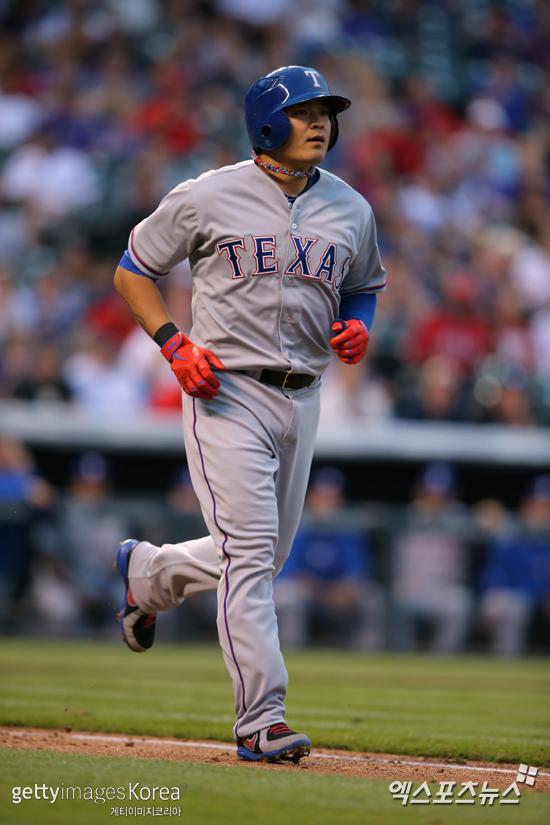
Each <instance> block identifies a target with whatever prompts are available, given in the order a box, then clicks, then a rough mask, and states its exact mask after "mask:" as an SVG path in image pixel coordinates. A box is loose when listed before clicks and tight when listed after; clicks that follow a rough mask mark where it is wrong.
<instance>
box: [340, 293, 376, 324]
mask: <svg viewBox="0 0 550 825" xmlns="http://www.w3.org/2000/svg"><path fill="white" fill-rule="evenodd" d="M375 312H376V294H375V293H372V292H356V293H355V294H353V295H344V296H343V298H342V300H341V301H340V316H339V317H340V318H341V319H342V320H343V321H349V320H350V319H351V318H358V319H359V320H360V321H363V323H364V324H365V326H366V328H367V329H368V331H369V332H370V331H371V329H372V325H373V323H374V313H375Z"/></svg>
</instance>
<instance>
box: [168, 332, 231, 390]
mask: <svg viewBox="0 0 550 825" xmlns="http://www.w3.org/2000/svg"><path fill="white" fill-rule="evenodd" d="M160 351H161V352H162V354H163V355H164V357H165V358H166V360H167V361H168V363H169V364H170V366H171V367H172V372H173V373H174V375H175V376H176V378H177V379H178V381H179V383H180V386H181V387H182V389H183V391H184V392H186V393H187V395H191V396H192V397H193V398H202V399H203V400H204V401H209V400H210V399H211V398H214V396H215V395H216V394H217V392H218V390H219V388H220V382H219V381H218V379H217V378H216V376H215V375H214V373H213V372H212V369H211V367H215V368H216V369H217V370H224V369H225V367H224V365H223V364H222V362H221V361H220V359H219V358H218V357H217V356H216V355H214V353H213V352H211V351H210V350H209V349H203V347H198V346H197V345H196V344H194V343H193V342H192V341H190V340H189V338H187V336H186V335H184V334H183V332H176V334H175V335H172V337H171V338H169V339H168V341H167V342H166V343H165V344H164V346H162V347H161V350H160Z"/></svg>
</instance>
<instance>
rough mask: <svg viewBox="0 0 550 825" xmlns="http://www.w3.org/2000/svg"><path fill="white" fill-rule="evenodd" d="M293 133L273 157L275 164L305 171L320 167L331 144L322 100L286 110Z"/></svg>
mask: <svg viewBox="0 0 550 825" xmlns="http://www.w3.org/2000/svg"><path fill="white" fill-rule="evenodd" d="M285 111H286V113H287V115H288V118H289V120H290V125H291V128H292V131H291V133H290V137H289V139H288V140H287V142H286V143H285V145H284V146H283V147H282V148H281V149H279V150H278V151H277V153H275V152H274V153H273V155H274V156H276V158H277V160H278V161H279V162H281V163H283V164H284V163H286V164H288V165H290V166H294V167H296V168H297V169H300V168H304V169H307V168H308V167H309V166H315V164H317V163H320V162H321V161H322V160H323V159H324V157H325V155H326V153H327V151H328V144H329V140H330V130H331V128H332V127H331V123H330V113H329V109H328V107H327V105H326V103H324V102H323V101H322V100H308V101H307V102H306V103H298V104H296V105H295V106H290V107H289V108H288V109H285Z"/></svg>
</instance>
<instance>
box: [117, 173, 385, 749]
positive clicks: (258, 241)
mask: <svg viewBox="0 0 550 825" xmlns="http://www.w3.org/2000/svg"><path fill="white" fill-rule="evenodd" d="M128 251H129V254H130V256H131V259H132V262H133V265H134V266H135V267H136V268H137V269H138V270H139V271H140V272H141V273H142V274H144V275H146V276H148V277H150V278H153V279H157V278H159V277H161V276H162V275H164V274H166V273H167V272H168V271H169V270H170V269H171V268H172V267H173V266H174V265H175V264H177V263H178V262H180V261H182V260H183V259H185V258H189V260H190V263H191V269H192V274H193V329H192V331H191V339H192V340H193V341H194V342H195V343H196V344H198V345H200V346H203V347H207V348H209V349H211V350H212V351H213V352H214V353H215V354H216V355H217V356H218V357H219V358H221V360H222V361H223V362H224V364H225V366H226V369H227V371H226V372H218V373H217V375H218V377H219V379H220V383H221V386H220V388H219V391H218V394H217V395H216V396H215V398H213V399H211V400H209V401H202V400H199V399H197V398H189V397H188V396H184V404H183V417H184V435H185V445H186V454H187V461H188V464H189V470H190V473H191V478H192V481H193V486H194V488H195V491H196V493H197V496H198V498H199V501H200V504H201V509H202V512H203V515H204V518H205V521H206V524H207V526H208V530H209V532H210V535H209V536H208V537H205V538H204V539H199V540H197V541H192V542H183V543H179V544H165V545H163V546H162V547H156V546H154V545H152V544H150V543H149V542H146V541H142V542H140V543H139V544H138V545H136V547H135V548H134V551H133V554H132V561H131V565H130V571H129V577H130V584H131V588H132V593H133V596H134V599H135V600H136V602H137V604H138V605H139V606H140V607H141V608H142V609H144V610H147V611H157V610H167V609H169V608H171V607H175V606H177V605H179V604H180V603H181V602H182V601H183V600H184V599H185V598H187V597H188V596H191V595H193V593H197V592H200V591H205V590H212V589H217V593H218V634H219V639H220V645H221V647H222V650H223V654H224V658H225V662H226V665H227V668H228V671H229V673H230V675H231V678H232V681H233V688H234V694H235V710H236V717H237V721H236V724H235V728H234V732H235V735H236V736H238V737H245V736H249V735H252V734H253V733H254V732H255V731H258V730H260V729H262V728H264V727H267V726H269V725H271V724H274V723H276V722H280V721H281V720H282V719H284V714H285V706H284V699H285V695H286V688H287V673H286V669H285V665H284V661H283V657H282V655H281V651H280V648H279V639H278V630H277V618H276V614H275V607H274V603H273V576H274V574H276V573H277V571H278V570H280V569H281V567H282V565H283V564H284V561H285V559H286V557H287V556H288V553H289V552H290V548H291V546H292V542H293V539H294V535H295V532H296V529H297V527H298V523H299V520H300V516H301V512H302V507H303V502H304V497H305V492H306V487H307V480H308V476H309V468H310V465H311V460H312V456H313V448H314V443H315V435H316V430H317V422H318V417H319V385H320V381H319V380H317V381H313V382H312V383H311V385H310V386H307V387H304V388H302V389H298V390H293V389H289V388H284V387H283V388H281V389H279V388H277V387H274V386H270V385H268V384H264V383H261V382H260V381H259V380H257V378H258V375H254V374H253V373H255V372H256V371H258V370H261V369H269V370H280V371H288V370H289V369H292V370H293V371H294V372H297V373H308V374H309V375H315V376H318V375H320V374H321V373H322V372H323V370H324V368H325V367H326V366H327V364H328V362H329V359H330V353H331V351H330V349H329V345H328V339H329V337H330V326H331V323H332V322H333V321H334V319H335V318H337V317H338V309H339V303H340V297H341V296H345V295H352V294H354V293H359V292H376V291H379V290H381V289H383V288H384V285H385V272H384V269H383V267H382V264H381V263H380V255H379V252H378V247H377V243H376V230H375V225H374V219H373V216H372V211H371V209H370V207H369V205H368V204H367V202H366V201H365V200H364V199H363V198H362V197H361V196H360V195H359V194H358V193H357V192H355V191H354V190H353V189H352V188H351V187H350V186H348V185H347V184H346V183H344V182H343V181H341V180H340V179H339V178H337V177H336V176H335V175H332V174H330V173H328V172H325V171H322V170H320V177H319V179H318V180H317V182H316V183H315V184H314V185H312V186H311V187H310V188H309V189H307V190H306V191H305V192H303V193H302V194H301V195H300V196H299V197H298V198H296V199H295V201H294V202H293V203H290V204H289V201H288V199H287V197H286V196H285V194H284V192H283V191H282V190H281V189H280V187H279V186H278V185H277V184H276V183H275V182H274V181H273V180H272V179H271V178H270V177H269V176H268V175H266V174H265V173H264V172H263V171H262V170H261V169H259V168H258V167H257V166H256V165H255V164H254V163H253V162H252V161H245V162H243V163H238V164H236V165H234V166H227V167H224V168H222V169H218V170H216V171H212V172H207V173H206V174H204V175H201V176H200V177H199V178H197V179H196V180H189V181H186V182H185V183H182V184H180V185H179V186H177V187H176V188H175V189H174V190H172V192H170V193H169V194H168V195H167V196H166V197H165V198H164V200H163V201H162V202H161V204H160V205H159V207H158V209H157V210H156V211H155V212H154V213H153V214H152V215H150V216H149V217H148V218H146V219H145V220H144V221H142V222H141V223H140V224H138V226H136V228H135V229H134V230H133V232H132V234H131V237H130V243H129V250H128ZM137 277H139V275H138V276H137ZM246 372H249V373H250V374H244V373H246Z"/></svg>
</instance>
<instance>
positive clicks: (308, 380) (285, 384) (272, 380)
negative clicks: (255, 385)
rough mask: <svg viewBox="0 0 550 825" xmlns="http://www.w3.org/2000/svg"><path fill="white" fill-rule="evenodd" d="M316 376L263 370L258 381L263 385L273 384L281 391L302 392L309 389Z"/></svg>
mask: <svg viewBox="0 0 550 825" xmlns="http://www.w3.org/2000/svg"><path fill="white" fill-rule="evenodd" d="M316 378H317V376H316V375H306V374H305V373H301V372H278V371H277V370H262V371H261V373H260V375H259V377H258V381H260V382H261V383H262V384H271V386H272V387H279V388H280V389H282V390H284V389H287V388H288V389H289V390H301V389H302V388H303V387H309V386H311V384H313V382H314V381H315V380H316Z"/></svg>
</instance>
